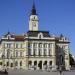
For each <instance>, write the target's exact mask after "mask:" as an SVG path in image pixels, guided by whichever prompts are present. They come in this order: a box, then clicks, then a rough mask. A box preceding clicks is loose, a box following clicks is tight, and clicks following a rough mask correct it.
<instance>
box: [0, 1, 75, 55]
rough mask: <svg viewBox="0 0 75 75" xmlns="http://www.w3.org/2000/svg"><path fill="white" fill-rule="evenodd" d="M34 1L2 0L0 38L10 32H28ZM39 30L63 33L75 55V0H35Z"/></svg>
mask: <svg viewBox="0 0 75 75" xmlns="http://www.w3.org/2000/svg"><path fill="white" fill-rule="evenodd" d="M32 4H33V0H0V36H2V35H4V34H6V33H7V32H8V30H9V31H10V32H13V33H16V34H22V33H26V32H27V31H28V22H29V16H30V13H31V9H32ZM35 5H36V10H37V14H38V16H39V30H47V31H49V32H50V33H51V34H55V35H60V34H61V33H62V34H63V35H64V36H66V37H68V38H69V40H70V42H71V43H70V52H71V53H73V54H75V0H35Z"/></svg>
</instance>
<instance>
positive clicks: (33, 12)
mask: <svg viewBox="0 0 75 75" xmlns="http://www.w3.org/2000/svg"><path fill="white" fill-rule="evenodd" d="M31 14H32V15H36V8H35V3H34V2H33V6H32V10H31Z"/></svg>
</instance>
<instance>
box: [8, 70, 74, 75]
mask: <svg viewBox="0 0 75 75" xmlns="http://www.w3.org/2000/svg"><path fill="white" fill-rule="evenodd" d="M8 75H75V71H64V72H62V74H60V73H59V72H47V71H41V70H40V71H32V70H27V71H25V70H9V71H8Z"/></svg>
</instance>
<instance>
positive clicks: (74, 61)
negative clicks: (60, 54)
mask: <svg viewBox="0 0 75 75" xmlns="http://www.w3.org/2000/svg"><path fill="white" fill-rule="evenodd" d="M69 58H70V61H69V62H70V65H71V66H74V65H75V60H74V58H73V57H72V54H69Z"/></svg>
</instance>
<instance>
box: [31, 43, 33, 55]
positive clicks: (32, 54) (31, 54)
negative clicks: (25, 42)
mask: <svg viewBox="0 0 75 75" xmlns="http://www.w3.org/2000/svg"><path fill="white" fill-rule="evenodd" d="M31 55H33V43H32V48H31Z"/></svg>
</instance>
